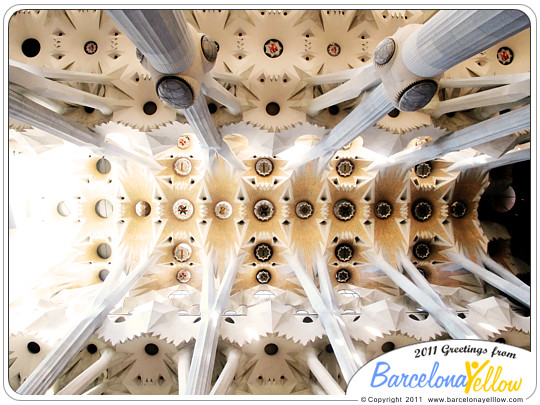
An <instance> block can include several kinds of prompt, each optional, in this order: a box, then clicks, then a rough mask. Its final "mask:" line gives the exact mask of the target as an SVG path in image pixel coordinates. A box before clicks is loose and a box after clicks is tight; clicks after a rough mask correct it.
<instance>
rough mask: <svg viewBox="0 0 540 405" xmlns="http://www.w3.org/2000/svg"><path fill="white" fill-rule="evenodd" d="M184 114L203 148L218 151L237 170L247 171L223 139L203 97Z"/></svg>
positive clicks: (198, 98)
mask: <svg viewBox="0 0 540 405" xmlns="http://www.w3.org/2000/svg"><path fill="white" fill-rule="evenodd" d="M183 113H184V116H185V117H186V119H187V121H188V123H189V125H190V126H191V128H192V129H193V132H195V135H196V136H197V138H198V139H199V142H200V143H201V145H202V146H204V147H206V148H209V149H211V150H214V151H216V152H217V153H218V154H219V155H220V156H221V157H222V158H223V159H225V160H226V161H227V162H228V163H229V164H230V165H231V166H232V167H234V168H235V169H239V170H244V169H245V166H244V163H243V162H242V161H241V160H240V159H239V158H238V156H236V155H235V154H234V152H233V151H232V150H231V149H230V148H229V145H227V144H226V143H225V142H223V140H222V139H221V134H220V133H219V131H218V130H217V128H216V125H215V124H214V121H213V120H212V117H211V116H210V111H208V106H207V105H206V99H205V97H204V96H203V95H201V94H199V97H197V98H196V100H195V103H193V105H192V106H191V107H189V108H186V109H185V110H183Z"/></svg>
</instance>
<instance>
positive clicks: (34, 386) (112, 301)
mask: <svg viewBox="0 0 540 405" xmlns="http://www.w3.org/2000/svg"><path fill="white" fill-rule="evenodd" d="M157 260H158V256H157V255H155V256H151V257H150V258H149V259H147V260H146V261H145V262H143V263H141V264H139V265H138V266H137V267H136V268H135V269H134V270H133V271H132V272H130V274H129V275H128V276H127V277H126V278H125V279H124V280H122V282H121V283H120V284H119V285H118V286H117V287H116V288H114V289H113V290H112V292H111V293H110V294H109V295H108V296H107V297H104V298H102V299H101V300H100V301H99V302H97V301H96V302H94V305H93V307H92V308H91V309H90V310H89V311H88V313H87V315H86V316H85V317H84V319H83V320H81V321H80V322H79V323H78V324H77V325H76V326H75V327H74V328H73V329H72V330H71V332H70V333H69V334H68V335H67V336H66V337H65V338H64V339H62V341H61V342H60V344H59V345H58V346H56V347H55V348H54V349H53V350H52V351H51V352H50V353H49V354H48V355H47V357H45V359H43V361H42V362H41V363H40V364H39V366H37V368H36V369H35V370H34V371H33V372H32V374H31V375H30V376H29V377H28V378H27V379H26V381H25V382H24V383H23V384H22V385H21V386H20V387H19V389H18V390H17V393H18V394H21V395H42V394H44V393H45V392H46V391H47V390H48V389H49V388H50V387H51V385H53V384H54V382H55V381H56V379H57V378H58V377H59V376H60V374H61V373H62V371H63V370H64V368H65V367H66V365H67V364H68V363H69V362H70V361H71V359H72V358H73V357H74V356H76V355H77V353H79V352H80V351H81V349H82V347H83V346H84V345H85V343H86V341H87V340H88V339H89V338H90V336H92V334H93V333H94V332H95V330H96V329H97V328H99V327H100V326H101V324H102V323H103V321H104V319H105V318H106V317H107V315H108V314H109V313H110V312H111V310H112V309H113V308H114V307H115V305H116V304H117V303H118V302H119V301H120V300H121V299H122V298H123V297H124V296H125V295H126V293H127V292H128V291H129V290H130V289H131V287H133V285H135V283H136V282H137V280H139V279H140V278H141V277H142V276H143V275H144V274H145V273H146V272H147V270H148V269H149V268H151V267H152V266H154V265H155V264H156V263H157ZM106 285H107V280H105V283H104V285H103V286H104V287H105V286H106Z"/></svg>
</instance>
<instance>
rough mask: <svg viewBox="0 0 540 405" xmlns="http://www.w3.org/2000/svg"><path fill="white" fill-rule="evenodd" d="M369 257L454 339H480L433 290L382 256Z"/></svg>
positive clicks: (372, 255) (370, 255)
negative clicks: (410, 278)
mask: <svg viewBox="0 0 540 405" xmlns="http://www.w3.org/2000/svg"><path fill="white" fill-rule="evenodd" d="M368 257H369V259H370V261H371V263H373V265H375V266H377V267H378V268H379V269H381V270H382V271H383V272H384V273H385V274H386V275H387V276H388V277H389V278H390V279H391V280H392V281H393V282H394V283H395V284H396V285H397V286H398V287H399V288H401V289H402V290H403V291H405V292H406V293H407V294H408V295H409V296H410V297H411V298H412V299H414V300H415V301H416V302H418V303H419V304H420V305H421V306H422V307H423V308H424V309H425V310H426V311H428V312H429V314H430V315H431V316H433V318H434V319H435V320H436V321H437V323H439V324H440V325H441V326H442V327H444V328H445V329H446V330H447V332H448V333H449V334H450V336H452V337H453V338H454V339H478V336H477V335H476V333H474V332H473V331H472V330H470V328H469V327H468V326H467V325H466V324H465V323H464V322H463V321H461V319H459V318H458V317H456V316H454V314H453V313H452V311H450V310H449V309H448V308H447V307H446V305H444V306H441V304H440V302H438V300H435V299H434V297H433V292H431V293H427V292H425V291H424V290H423V289H421V288H419V287H418V286H416V285H415V284H414V283H413V282H412V281H411V280H409V279H408V278H407V277H405V276H404V275H403V274H402V273H400V272H399V271H398V270H397V269H395V268H394V267H393V266H392V265H390V264H389V263H388V262H387V261H386V260H385V259H384V258H383V257H382V256H380V255H376V254H368ZM413 267H414V266H413ZM413 274H414V272H413Z"/></svg>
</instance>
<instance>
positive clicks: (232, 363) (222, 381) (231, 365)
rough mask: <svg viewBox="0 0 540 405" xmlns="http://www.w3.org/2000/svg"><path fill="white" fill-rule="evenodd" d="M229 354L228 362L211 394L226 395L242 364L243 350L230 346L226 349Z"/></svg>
mask: <svg viewBox="0 0 540 405" xmlns="http://www.w3.org/2000/svg"><path fill="white" fill-rule="evenodd" d="M226 355H227V364H225V367H224V368H223V370H222V371H221V374H220V375H219V378H218V380H217V381H216V383H215V384H214V387H213V388H212V391H210V395H225V394H226V393H227V390H228V389H229V387H230V386H231V383H232V380H233V378H234V376H235V375H236V371H237V370H238V366H239V365H240V357H241V356H242V352H241V351H240V350H238V349H236V348H229V349H228V350H227V351H226Z"/></svg>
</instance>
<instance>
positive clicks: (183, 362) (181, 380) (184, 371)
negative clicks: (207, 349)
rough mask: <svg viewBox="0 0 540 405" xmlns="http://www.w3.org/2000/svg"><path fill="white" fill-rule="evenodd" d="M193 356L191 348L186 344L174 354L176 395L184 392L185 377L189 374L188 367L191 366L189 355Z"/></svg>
mask: <svg viewBox="0 0 540 405" xmlns="http://www.w3.org/2000/svg"><path fill="white" fill-rule="evenodd" d="M192 356H193V348H192V347H191V346H186V347H183V348H182V349H180V351H179V352H178V353H177V354H176V355H175V359H176V361H177V365H178V395H184V394H185V392H186V386H187V379H188V375H189V367H190V366H191V357H192Z"/></svg>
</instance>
